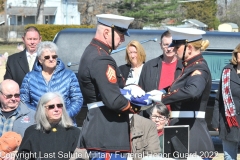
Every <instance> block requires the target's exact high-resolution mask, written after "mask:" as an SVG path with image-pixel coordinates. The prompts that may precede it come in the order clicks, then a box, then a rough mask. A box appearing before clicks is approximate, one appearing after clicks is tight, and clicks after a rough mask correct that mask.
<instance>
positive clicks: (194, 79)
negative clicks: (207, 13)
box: [149, 27, 215, 159]
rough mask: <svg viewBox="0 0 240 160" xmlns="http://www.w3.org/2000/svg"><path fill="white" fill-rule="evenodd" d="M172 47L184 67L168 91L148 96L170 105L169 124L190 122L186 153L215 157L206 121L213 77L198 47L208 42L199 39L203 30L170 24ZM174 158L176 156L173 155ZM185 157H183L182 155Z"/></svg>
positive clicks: (187, 123) (202, 46)
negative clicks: (171, 25)
mask: <svg viewBox="0 0 240 160" xmlns="http://www.w3.org/2000/svg"><path fill="white" fill-rule="evenodd" d="M169 31H170V32H171V34H172V36H173V41H172V43H171V44H170V46H169V47H174V52H176V54H177V56H178V58H179V59H182V60H183V65H184V68H183V70H182V73H181V75H180V76H179V77H178V78H177V79H176V80H175V81H174V82H173V84H172V85H171V86H170V87H169V88H168V92H167V93H161V91H157V90H155V91H151V93H152V94H153V92H158V93H159V94H158V95H157V94H155V95H154V96H150V97H149V98H150V99H152V100H153V101H155V102H158V101H161V102H162V103H163V104H165V105H166V104H170V106H171V114H170V115H171V118H172V119H171V122H170V125H189V128H190V137H189V141H190V143H189V153H190V154H197V155H198V156H200V157H202V158H205V159H211V158H213V157H214V156H215V151H214V146H213V142H212V139H211V136H210V134H209V131H208V128H207V123H206V121H205V111H206V107H207V101H208V97H209V94H210V90H211V83H212V78H211V74H210V70H209V68H208V65H207V62H206V61H205V60H204V58H203V56H202V54H201V50H205V49H206V47H207V46H208V45H209V41H207V40H206V41H204V40H202V34H205V33H206V32H205V31H202V30H199V29H195V28H177V27H169ZM175 158H176V157H175ZM185 158H186V157H185Z"/></svg>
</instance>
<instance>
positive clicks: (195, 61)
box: [183, 53, 203, 67]
mask: <svg viewBox="0 0 240 160" xmlns="http://www.w3.org/2000/svg"><path fill="white" fill-rule="evenodd" d="M201 60H203V56H202V54H201V53H199V54H198V55H196V56H194V57H192V58H191V59H188V60H185V61H183V66H184V67H188V66H190V65H193V64H198V63H199V61H201Z"/></svg>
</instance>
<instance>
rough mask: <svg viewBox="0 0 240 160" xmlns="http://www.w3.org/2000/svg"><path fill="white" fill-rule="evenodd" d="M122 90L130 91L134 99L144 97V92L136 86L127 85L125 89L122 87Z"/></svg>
mask: <svg viewBox="0 0 240 160" xmlns="http://www.w3.org/2000/svg"><path fill="white" fill-rule="evenodd" d="M123 89H128V90H130V91H131V95H132V96H133V97H134V98H136V97H142V96H143V95H145V91H144V90H142V88H140V87H139V86H137V85H128V86H126V87H124V88H123Z"/></svg>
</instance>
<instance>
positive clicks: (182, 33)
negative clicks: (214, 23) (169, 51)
mask: <svg viewBox="0 0 240 160" xmlns="http://www.w3.org/2000/svg"><path fill="white" fill-rule="evenodd" d="M168 30H169V32H170V33H171V35H172V40H173V42H172V44H171V45H170V46H169V47H173V46H175V45H174V44H178V42H177V41H183V40H186V42H192V41H196V40H200V39H202V35H203V34H206V32H205V31H203V30H200V29H196V28H178V27H168Z"/></svg>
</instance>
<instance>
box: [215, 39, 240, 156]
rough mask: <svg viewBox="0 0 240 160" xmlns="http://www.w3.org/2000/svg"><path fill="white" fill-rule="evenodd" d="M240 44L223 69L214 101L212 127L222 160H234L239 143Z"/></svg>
mask: <svg viewBox="0 0 240 160" xmlns="http://www.w3.org/2000/svg"><path fill="white" fill-rule="evenodd" d="M239 93H240V44H238V45H237V46H236V48H235V49H234V51H233V53H232V59H231V60H230V63H229V64H228V65H226V66H225V67H224V68H223V71H222V75H221V77H220V83H219V89H218V93H217V95H216V99H215V105H214V111H213V119H212V127H213V128H214V129H215V130H216V131H219V138H221V139H222V144H223V152H224V160H236V159H237V153H238V144H239V141H240V94H239Z"/></svg>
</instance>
